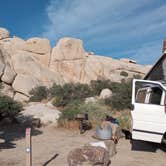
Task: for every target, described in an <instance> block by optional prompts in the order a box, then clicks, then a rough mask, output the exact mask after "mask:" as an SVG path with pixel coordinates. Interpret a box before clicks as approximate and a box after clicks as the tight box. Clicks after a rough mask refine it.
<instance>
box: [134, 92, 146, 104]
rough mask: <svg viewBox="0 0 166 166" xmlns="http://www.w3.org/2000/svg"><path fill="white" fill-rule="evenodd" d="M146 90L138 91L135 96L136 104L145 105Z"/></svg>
mask: <svg viewBox="0 0 166 166" xmlns="http://www.w3.org/2000/svg"><path fill="white" fill-rule="evenodd" d="M145 97H146V89H144V90H139V91H138V92H137V96H136V103H145Z"/></svg>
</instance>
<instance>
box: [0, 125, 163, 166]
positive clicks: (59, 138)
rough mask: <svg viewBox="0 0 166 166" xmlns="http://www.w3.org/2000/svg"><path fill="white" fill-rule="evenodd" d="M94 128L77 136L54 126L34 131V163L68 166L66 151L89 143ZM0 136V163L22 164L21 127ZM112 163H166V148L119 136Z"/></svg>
mask: <svg viewBox="0 0 166 166" xmlns="http://www.w3.org/2000/svg"><path fill="white" fill-rule="evenodd" d="M93 134H94V131H93V130H91V131H87V132H86V133H84V134H82V135H80V134H79V131H70V130H66V129H60V128H58V129H57V128H55V127H44V128H40V129H35V130H33V137H32V145H33V147H32V148H33V150H32V152H33V166H67V162H66V158H67V154H68V152H69V151H70V150H71V149H73V148H75V147H80V146H82V145H84V144H85V143H88V142H94V141H97V140H95V139H93V138H92V135H93ZM0 137H1V138H2V137H3V138H5V139H6V140H7V142H6V143H4V141H3V140H2V139H0V166H11V165H12V166H24V165H25V139H24V129H23V128H15V129H13V130H11V131H10V130H9V129H8V130H7V132H5V133H4V134H2V133H1V135H0ZM110 165H111V166H166V151H165V147H163V146H161V145H157V144H153V143H146V142H134V143H133V146H131V144H130V141H129V140H125V139H124V138H122V139H121V140H120V141H119V143H118V145H117V154H116V155H115V156H114V157H112V158H111V164H110Z"/></svg>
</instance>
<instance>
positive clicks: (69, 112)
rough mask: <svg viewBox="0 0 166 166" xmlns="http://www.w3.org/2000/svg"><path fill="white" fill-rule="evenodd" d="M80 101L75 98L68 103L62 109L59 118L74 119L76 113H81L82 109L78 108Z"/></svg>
mask: <svg viewBox="0 0 166 166" xmlns="http://www.w3.org/2000/svg"><path fill="white" fill-rule="evenodd" d="M80 105H81V102H80V101H78V100H75V101H73V102H71V103H69V104H68V105H67V106H66V107H65V108H64V110H63V112H62V115H61V117H60V118H61V119H67V120H74V119H75V117H76V115H77V114H78V113H81V112H82V110H81V109H80Z"/></svg>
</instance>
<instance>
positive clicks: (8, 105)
mask: <svg viewBox="0 0 166 166" xmlns="http://www.w3.org/2000/svg"><path fill="white" fill-rule="evenodd" d="M22 110H23V107H22V104H21V103H19V102H17V101H14V100H13V99H12V98H11V97H8V96H0V118H1V119H2V118H4V117H10V118H14V117H15V116H16V115H17V114H18V113H19V112H20V111H22Z"/></svg>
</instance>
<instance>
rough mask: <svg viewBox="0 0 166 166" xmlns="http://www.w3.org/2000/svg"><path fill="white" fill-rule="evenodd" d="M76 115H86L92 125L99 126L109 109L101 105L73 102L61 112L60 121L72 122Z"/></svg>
mask: <svg viewBox="0 0 166 166" xmlns="http://www.w3.org/2000/svg"><path fill="white" fill-rule="evenodd" d="M78 113H88V115H89V120H90V122H91V123H92V124H93V125H96V124H99V123H100V122H101V121H102V120H103V119H105V117H106V115H107V114H109V113H110V110H109V108H108V107H107V106H106V105H103V103H100V102H97V103H84V102H81V101H74V102H72V103H70V104H69V105H67V107H65V109H64V110H63V111H62V115H61V118H60V120H61V121H62V120H66V119H67V120H74V119H75V117H76V115H77V114H78Z"/></svg>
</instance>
